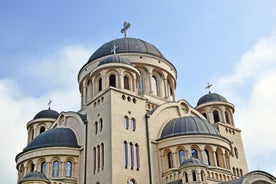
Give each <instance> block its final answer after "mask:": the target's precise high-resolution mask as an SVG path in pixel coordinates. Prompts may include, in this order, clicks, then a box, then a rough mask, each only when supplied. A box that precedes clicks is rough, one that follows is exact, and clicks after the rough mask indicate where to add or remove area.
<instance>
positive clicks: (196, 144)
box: [16, 38, 276, 184]
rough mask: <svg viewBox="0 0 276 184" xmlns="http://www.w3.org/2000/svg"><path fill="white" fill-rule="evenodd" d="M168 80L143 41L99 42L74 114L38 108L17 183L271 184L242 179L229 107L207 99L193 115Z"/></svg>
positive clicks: (158, 57)
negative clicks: (102, 43)
mask: <svg viewBox="0 0 276 184" xmlns="http://www.w3.org/2000/svg"><path fill="white" fill-rule="evenodd" d="M115 46H116V48H117V50H116V53H115V52H114V51H113V53H112V52H111V48H115ZM176 76H177V71H176V69H175V67H174V66H173V64H172V63H171V62H169V61H168V60H167V59H166V58H165V57H164V56H163V55H162V54H161V52H160V51H159V50H158V49H157V48H156V47H155V46H153V45H152V44H150V43H147V42H145V41H143V40H140V39H134V38H122V39H116V40H113V41H111V42H108V43H106V44H104V45H103V46H102V47H100V48H99V49H98V50H97V51H96V52H95V53H94V54H93V55H92V56H91V58H90V59H89V60H88V62H87V63H86V64H85V65H84V66H83V67H82V68H81V70H80V72H79V75H78V82H79V90H80V94H81V108H80V110H79V111H78V112H61V113H57V112H56V111H54V110H51V109H48V110H43V111H41V112H39V113H38V114H37V115H36V116H35V117H34V119H32V120H31V121H29V122H28V123H27V130H28V138H27V142H28V145H27V147H26V148H25V149H24V150H23V151H22V152H21V153H19V154H18V155H17V156H16V168H17V170H18V183H19V184H21V183H22V184H29V183H52V184H67V183H68V184H69V183H70V184H86V183H87V184H88V183H92V184H102V183H118V184H119V183H120V184H121V183H129V184H138V183H143V184H144V183H152V184H155V183H160V184H166V183H202V184H203V183H204V184H205V183H208V184H209V183H210V184H213V183H229V182H232V183H239V182H245V181H246V183H254V182H260V183H261V182H262V181H264V182H263V183H276V182H275V181H276V180H275V178H274V177H273V176H271V175H270V174H268V173H265V172H260V171H259V172H258V171H256V172H253V173H248V168H247V163H246V157H245V153H244V149H243V144H242V139H241V130H240V129H238V128H237V127H236V126H235V123H234V122H235V120H234V119H233V113H234V112H235V107H234V105H233V104H231V103H230V102H228V101H227V100H226V99H225V98H224V97H223V96H221V95H219V94H216V93H209V94H207V95H205V96H203V97H202V99H201V100H199V103H198V105H197V106H196V107H192V106H191V105H190V104H189V103H188V102H187V101H185V100H178V101H176V99H175V88H176ZM37 172H40V173H42V174H43V175H37V174H35V173H37ZM30 173H33V175H32V174H30ZM247 173H248V174H247ZM34 176H35V177H34ZM44 176H45V177H44ZM32 177H33V178H32ZM39 177H40V178H39ZM252 178H253V179H252ZM258 178H260V180H258ZM248 181H250V182H248ZM253 181H254V182H253Z"/></svg>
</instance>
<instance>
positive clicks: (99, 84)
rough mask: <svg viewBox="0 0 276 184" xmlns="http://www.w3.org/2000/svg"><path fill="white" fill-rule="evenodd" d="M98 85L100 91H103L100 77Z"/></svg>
mask: <svg viewBox="0 0 276 184" xmlns="http://www.w3.org/2000/svg"><path fill="white" fill-rule="evenodd" d="M98 86H99V92H100V91H102V89H103V86H102V78H100V79H99V82H98Z"/></svg>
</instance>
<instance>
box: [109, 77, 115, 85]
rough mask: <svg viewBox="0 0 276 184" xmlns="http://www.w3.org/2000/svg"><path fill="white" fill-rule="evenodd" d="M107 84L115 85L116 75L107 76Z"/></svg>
mask: <svg viewBox="0 0 276 184" xmlns="http://www.w3.org/2000/svg"><path fill="white" fill-rule="evenodd" d="M109 86H112V87H116V76H115V75H110V76H109Z"/></svg>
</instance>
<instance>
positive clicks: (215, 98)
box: [197, 93, 228, 106]
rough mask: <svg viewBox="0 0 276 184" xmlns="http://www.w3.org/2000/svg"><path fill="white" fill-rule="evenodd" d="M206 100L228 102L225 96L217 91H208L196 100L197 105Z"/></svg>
mask: <svg viewBox="0 0 276 184" xmlns="http://www.w3.org/2000/svg"><path fill="white" fill-rule="evenodd" d="M208 102H228V101H227V100H226V98H225V97H223V96H221V95H219V94H217V93H208V94H206V95H204V96H203V97H201V98H200V99H199V100H198V102H197V106H199V105H201V104H204V103H208Z"/></svg>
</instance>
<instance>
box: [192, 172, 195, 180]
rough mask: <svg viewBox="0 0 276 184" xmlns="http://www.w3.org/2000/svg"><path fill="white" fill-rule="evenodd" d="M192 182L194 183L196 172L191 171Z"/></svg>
mask: <svg viewBox="0 0 276 184" xmlns="http://www.w3.org/2000/svg"><path fill="white" fill-rule="evenodd" d="M192 176H193V181H196V172H195V171H192Z"/></svg>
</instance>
